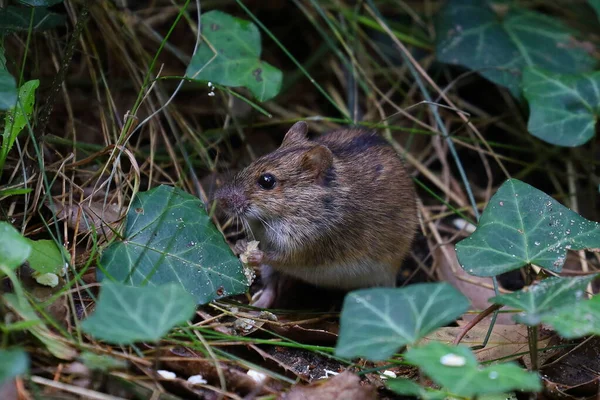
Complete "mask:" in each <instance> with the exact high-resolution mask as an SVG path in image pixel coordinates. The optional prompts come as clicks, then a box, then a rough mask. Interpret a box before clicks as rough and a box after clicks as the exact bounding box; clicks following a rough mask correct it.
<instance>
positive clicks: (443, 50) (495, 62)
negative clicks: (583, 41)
mask: <svg viewBox="0 0 600 400" xmlns="http://www.w3.org/2000/svg"><path fill="white" fill-rule="evenodd" d="M436 31H437V50H436V55H437V58H438V60H440V61H442V62H445V63H449V64H457V65H462V66H464V67H467V68H469V69H472V70H475V71H478V72H479V73H480V74H481V75H482V76H484V77H485V78H487V79H489V80H490V81H492V82H494V83H496V84H498V85H502V86H505V87H507V88H508V89H509V90H510V91H511V92H512V93H513V95H514V96H518V95H519V94H520V82H521V71H522V69H523V68H524V67H525V66H537V67H541V68H545V69H548V70H550V71H554V72H560V73H578V72H586V71H591V70H592V69H593V68H594V66H595V64H596V61H595V60H594V58H593V57H592V56H591V55H590V54H588V52H587V51H586V50H585V49H584V46H581V45H578V42H577V40H576V39H575V32H574V31H573V30H572V29H570V28H568V27H567V26H566V25H564V24H562V23H561V22H560V21H558V20H556V19H554V18H551V17H548V16H545V15H543V14H540V13H537V12H532V11H527V10H523V9H519V8H516V7H511V8H509V6H508V5H495V6H492V5H491V4H490V3H489V2H487V1H483V0H478V1H474V0H449V1H447V2H446V3H445V6H444V7H443V8H442V9H441V11H440V12H439V14H438V24H437V30H436ZM549 54H551V55H552V56H551V57H549V56H548V55H549Z"/></svg>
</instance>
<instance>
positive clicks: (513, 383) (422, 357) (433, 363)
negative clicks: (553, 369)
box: [404, 342, 542, 397]
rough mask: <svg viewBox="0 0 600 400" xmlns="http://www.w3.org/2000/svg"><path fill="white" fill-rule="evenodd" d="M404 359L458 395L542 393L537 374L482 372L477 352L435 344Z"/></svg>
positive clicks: (503, 368)
mask: <svg viewBox="0 0 600 400" xmlns="http://www.w3.org/2000/svg"><path fill="white" fill-rule="evenodd" d="M404 358H405V359H406V360H407V361H409V362H411V363H413V364H416V365H418V366H419V368H421V369H422V370H423V371H424V372H425V373H426V374H427V375H429V377H430V378H431V379H432V380H433V381H434V382H435V383H437V384H438V385H441V386H443V387H444V388H445V389H447V390H449V391H450V392H452V393H453V394H455V395H459V396H465V397H472V396H479V395H482V394H489V393H503V392H508V391H511V390H526V391H531V392H538V391H540V390H541V389H542V385H541V384H540V379H539V377H538V376H537V374H534V373H531V372H527V371H525V370H523V369H522V368H520V367H519V366H518V365H516V364H512V363H507V364H496V365H493V366H490V367H486V368H482V367H481V366H479V365H478V364H477V360H476V359H475V356H474V355H473V352H472V351H471V350H470V349H468V348H467V347H463V346H449V345H447V344H444V343H439V342H431V343H428V344H427V345H425V346H422V347H416V348H412V349H410V350H409V351H407V352H406V353H405V354H404Z"/></svg>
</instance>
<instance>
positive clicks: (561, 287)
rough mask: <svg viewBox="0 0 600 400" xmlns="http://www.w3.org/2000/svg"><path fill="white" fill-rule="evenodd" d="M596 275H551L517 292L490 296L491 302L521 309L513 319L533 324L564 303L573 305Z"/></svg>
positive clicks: (536, 323) (581, 296)
mask: <svg viewBox="0 0 600 400" xmlns="http://www.w3.org/2000/svg"><path fill="white" fill-rule="evenodd" d="M596 277H597V275H591V276H583V277H579V278H560V277H551V278H547V279H544V280H543V281H541V282H539V283H538V284H536V285H533V286H528V287H526V288H525V289H523V290H519V291H518V292H514V293H510V294H504V295H501V296H496V297H492V298H491V299H490V301H491V302H493V303H496V304H502V305H505V306H509V307H514V308H517V309H519V310H523V311H524V312H523V313H522V314H518V315H515V317H514V319H515V321H517V322H519V323H522V324H526V325H530V326H534V325H538V324H539V323H540V318H541V317H542V316H543V315H544V314H546V313H548V312H550V311H552V310H553V309H556V308H560V307H562V306H564V305H565V304H569V305H574V304H575V303H577V302H578V301H580V300H581V299H582V298H583V296H584V295H585V288H586V286H587V285H588V284H589V283H590V282H591V281H592V280H593V279H594V278H596Z"/></svg>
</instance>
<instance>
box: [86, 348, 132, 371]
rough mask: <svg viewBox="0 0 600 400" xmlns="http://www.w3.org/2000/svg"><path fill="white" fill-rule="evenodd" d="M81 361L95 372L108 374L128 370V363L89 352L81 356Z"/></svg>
mask: <svg viewBox="0 0 600 400" xmlns="http://www.w3.org/2000/svg"><path fill="white" fill-rule="evenodd" d="M79 361H81V362H82V363H84V364H85V366H86V367H88V368H89V369H91V370H94V371H104V372H108V371H112V370H115V369H126V368H127V362H126V361H125V360H119V359H117V358H114V357H111V356H108V355H105V354H94V353H90V352H89V351H84V352H83V353H81V356H79Z"/></svg>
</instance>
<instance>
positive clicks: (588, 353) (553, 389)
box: [540, 337, 600, 399]
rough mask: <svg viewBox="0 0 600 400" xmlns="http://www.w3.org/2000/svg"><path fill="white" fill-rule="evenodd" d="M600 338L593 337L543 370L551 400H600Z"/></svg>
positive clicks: (547, 393)
mask: <svg viewBox="0 0 600 400" xmlns="http://www.w3.org/2000/svg"><path fill="white" fill-rule="evenodd" d="M598 371H600V337H591V338H589V339H588V340H585V341H583V342H582V343H581V344H579V345H578V346H576V347H575V348H571V349H569V350H568V351H567V352H566V353H565V354H564V355H562V356H560V357H559V358H558V359H556V360H554V361H553V362H551V363H549V364H546V365H544V366H543V367H542V368H541V369H540V375H541V377H542V380H543V382H544V386H545V394H546V395H547V396H548V397H549V398H552V399H568V398H586V397H587V398H597V396H598V393H600V374H599V373H598Z"/></svg>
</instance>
